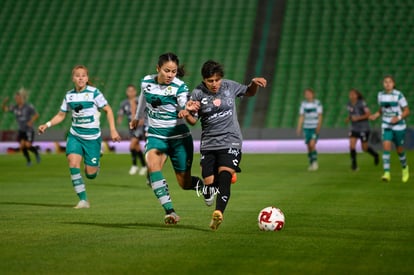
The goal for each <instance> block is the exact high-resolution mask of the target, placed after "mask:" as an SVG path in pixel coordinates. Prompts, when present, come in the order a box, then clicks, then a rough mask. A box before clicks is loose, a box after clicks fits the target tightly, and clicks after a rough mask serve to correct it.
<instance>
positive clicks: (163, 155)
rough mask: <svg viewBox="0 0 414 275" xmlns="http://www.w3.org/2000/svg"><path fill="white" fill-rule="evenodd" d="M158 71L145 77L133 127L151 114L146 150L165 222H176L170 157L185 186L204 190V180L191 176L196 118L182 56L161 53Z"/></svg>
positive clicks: (181, 182)
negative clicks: (189, 102)
mask: <svg viewBox="0 0 414 275" xmlns="http://www.w3.org/2000/svg"><path fill="white" fill-rule="evenodd" d="M157 72H158V73H157V74H154V75H148V76H146V77H145V78H144V79H142V80H141V94H140V97H139V102H138V108H137V114H136V116H135V119H134V120H133V121H132V122H131V128H135V127H136V126H137V125H138V124H143V122H144V118H145V117H146V116H147V119H148V126H149V128H148V138H147V144H146V147H145V151H146V159H147V167H148V171H149V177H150V182H151V187H152V189H153V191H154V193H155V195H156V197H157V198H158V200H159V202H160V203H161V205H162V207H163V208H164V210H165V214H166V215H165V218H164V221H165V223H166V224H175V223H177V222H178V221H179V219H180V218H179V216H178V215H177V214H176V213H175V210H174V208H173V204H172V201H171V197H170V194H169V191H168V184H167V181H166V179H165V178H164V176H163V174H162V168H163V166H164V163H165V161H166V159H167V157H170V159H171V162H172V165H173V168H174V171H175V175H176V178H177V181H178V183H179V185H180V186H181V188H183V189H185V190H196V191H197V190H202V188H203V182H202V180H201V179H200V178H198V177H192V176H191V166H192V163H193V154H194V148H193V146H194V145H193V138H192V136H191V133H190V130H189V129H188V126H187V125H186V121H185V120H187V122H190V123H195V122H196V121H195V119H194V118H193V117H192V116H191V114H190V113H189V111H191V110H189V111H187V110H186V103H187V100H188V88H187V85H186V84H185V83H184V82H183V81H182V80H180V79H179V78H178V77H181V76H183V75H184V71H183V70H182V67H180V64H179V59H178V57H177V56H176V55H175V54H173V53H165V54H162V55H160V57H159V60H158V64H157ZM184 118H185V120H184ZM207 199H208V198H206V203H207Z"/></svg>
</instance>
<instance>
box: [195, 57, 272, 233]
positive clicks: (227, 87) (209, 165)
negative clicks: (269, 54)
mask: <svg viewBox="0 0 414 275" xmlns="http://www.w3.org/2000/svg"><path fill="white" fill-rule="evenodd" d="M201 75H202V77H203V81H202V83H201V84H200V85H198V86H197V88H196V89H194V91H193V92H192V94H191V101H189V103H188V104H187V106H188V107H191V106H192V105H195V108H196V109H198V112H197V113H196V114H195V117H196V118H197V117H198V118H199V119H200V121H201V129H202V132H201V145H200V153H201V161H200V164H201V170H202V176H203V178H204V183H205V185H206V186H208V187H213V190H214V189H216V190H217V192H216V193H217V199H216V209H215V211H214V212H213V217H212V220H211V222H210V228H211V229H212V230H216V229H217V228H218V227H219V225H220V224H221V223H222V221H223V213H224V210H225V209H226V206H227V203H228V202H229V199H230V189H231V188H230V186H231V181H232V175H234V174H235V173H236V172H240V168H239V165H240V161H241V157H242V152H241V149H242V134H241V131H240V126H239V123H238V121H237V113H236V102H235V100H236V97H242V96H247V97H249V96H254V95H255V94H256V92H257V91H258V89H259V87H266V79H264V78H262V77H257V78H253V79H252V81H251V83H250V84H249V85H248V86H246V85H242V84H239V83H237V82H234V81H231V80H227V79H223V77H224V70H223V66H222V65H221V64H220V63H218V62H216V61H213V60H209V61H207V62H205V63H204V65H203V67H202V69H201ZM190 112H191V110H190ZM204 190H205V191H207V192H211V191H212V189H211V188H208V189H207V188H205V189H204ZM210 195H212V198H213V199H214V194H211V193H210Z"/></svg>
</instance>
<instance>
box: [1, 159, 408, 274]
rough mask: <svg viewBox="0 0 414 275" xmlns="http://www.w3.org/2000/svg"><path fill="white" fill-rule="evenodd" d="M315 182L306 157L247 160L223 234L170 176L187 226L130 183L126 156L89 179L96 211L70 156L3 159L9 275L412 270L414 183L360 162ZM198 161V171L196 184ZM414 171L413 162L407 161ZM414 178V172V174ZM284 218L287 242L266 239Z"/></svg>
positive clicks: (141, 185)
mask: <svg viewBox="0 0 414 275" xmlns="http://www.w3.org/2000/svg"><path fill="white" fill-rule="evenodd" d="M319 158H320V160H319V164H320V170H319V171H318V172H308V171H307V170H306V168H307V162H306V157H305V154H303V155H302V154H301V155H286V154H276V155H270V154H269V155H249V154H246V155H244V156H243V161H242V169H243V173H241V174H240V175H239V180H238V182H237V183H236V184H235V185H233V186H232V197H231V201H230V203H229V205H228V208H227V210H226V212H225V215H224V222H223V224H222V225H221V226H220V228H219V230H217V231H216V232H212V231H211V230H210V229H209V227H208V225H209V222H210V215H211V213H212V211H213V208H208V207H206V206H205V205H204V202H203V200H202V198H198V197H197V196H196V195H195V192H193V191H183V190H181V189H180V188H179V187H178V184H177V183H176V182H175V180H174V176H173V173H172V172H171V166H170V165H169V163H168V165H167V166H166V168H165V169H164V172H165V176H166V178H167V180H168V182H169V185H170V191H171V195H172V199H173V203H174V206H175V209H176V211H177V213H178V214H179V215H180V216H181V221H180V223H179V224H177V225H174V226H166V225H164V224H163V216H164V213H163V211H162V208H161V206H160V205H159V203H158V201H157V200H156V198H155V196H154V195H153V193H152V191H151V189H150V188H148V187H147V185H146V183H145V179H144V178H143V177H140V176H129V175H128V169H129V163H130V160H129V156H128V155H115V154H106V155H104V156H103V158H102V170H101V173H100V175H99V176H98V178H97V179H96V180H94V181H90V180H86V184H87V186H86V187H87V191H88V195H89V200H90V202H91V208H90V209H82V210H75V209H73V208H72V207H73V206H74V205H75V204H76V203H77V196H76V194H75V193H74V191H73V188H72V185H71V181H70V177H69V172H68V168H67V163H66V159H65V157H64V155H44V156H43V159H42V163H41V164H39V165H34V166H32V167H26V166H25V162H24V160H23V157H22V156H20V155H7V156H6V155H3V156H0V167H1V177H0V186H1V187H0V188H1V193H0V270H1V272H0V273H1V274H22V273H27V274H28V273H31V274H375V273H382V274H391V273H393V274H401V273H412V272H414V262H413V255H414V203H413V202H414V180H413V179H411V180H410V181H409V182H408V183H406V184H403V183H401V179H400V172H401V170H400V165H399V163H398V157H397V156H396V155H395V154H393V155H392V176H393V178H392V180H391V182H390V183H383V182H381V181H380V180H379V179H380V176H381V173H382V170H381V167H375V166H374V165H373V161H372V159H371V158H370V157H369V156H368V155H364V154H359V166H360V171H358V172H351V171H350V169H349V157H348V155H347V154H339V155H333V154H324V155H320V157H319ZM198 159H199V156H198V155H197V156H196V157H195V162H194V163H195V165H194V173H195V174H199V168H198V165H197V163H198ZM408 160H409V163H410V164H411V167H413V168H414V165H413V164H414V162H413V161H414V154H413V153H409V154H408ZM413 171H414V170H413ZM270 205H274V206H277V207H279V208H281V209H282V210H283V212H284V213H285V216H286V224H285V227H284V229H283V230H282V231H280V232H261V231H259V229H258V227H257V215H258V213H259V211H260V210H261V209H262V208H264V207H266V206H270Z"/></svg>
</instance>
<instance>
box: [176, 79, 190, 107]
mask: <svg viewBox="0 0 414 275" xmlns="http://www.w3.org/2000/svg"><path fill="white" fill-rule="evenodd" d="M187 101H188V87H187V85H186V84H182V85H181V86H180V88H178V91H177V103H178V105H179V106H180V107H181V108H182V109H184V108H185V104H186V103H187Z"/></svg>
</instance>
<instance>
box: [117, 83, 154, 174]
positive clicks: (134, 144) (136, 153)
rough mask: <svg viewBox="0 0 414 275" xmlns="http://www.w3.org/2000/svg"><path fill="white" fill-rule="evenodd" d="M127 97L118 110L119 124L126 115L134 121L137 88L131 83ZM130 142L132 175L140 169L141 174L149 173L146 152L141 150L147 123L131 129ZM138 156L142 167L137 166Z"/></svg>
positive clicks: (130, 171) (130, 172) (129, 120)
mask: <svg viewBox="0 0 414 275" xmlns="http://www.w3.org/2000/svg"><path fill="white" fill-rule="evenodd" d="M126 96H127V99H125V100H124V101H122V102H121V105H120V107H119V110H118V125H120V124H121V123H122V120H123V118H124V116H126V117H127V119H128V126H129V123H130V122H131V121H132V119H133V117H134V116H135V113H136V111H137V106H138V97H137V88H136V87H135V86H134V85H132V84H130V85H128V87H127V89H126ZM128 128H129V127H128ZM129 136H130V144H129V151H130V152H131V157H132V166H131V168H130V169H129V174H130V175H135V174H136V173H137V172H138V171H139V174H140V175H141V176H143V175H146V174H147V166H146V164H145V159H144V154H143V153H142V150H141V145H140V143H139V142H140V140H145V125H142V126H138V127H137V128H136V129H129ZM137 158H138V159H139V161H140V163H141V168H138V166H137Z"/></svg>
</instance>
